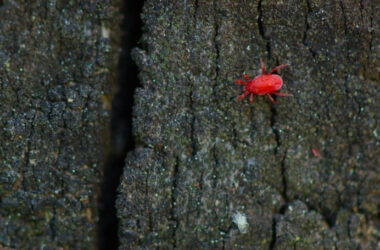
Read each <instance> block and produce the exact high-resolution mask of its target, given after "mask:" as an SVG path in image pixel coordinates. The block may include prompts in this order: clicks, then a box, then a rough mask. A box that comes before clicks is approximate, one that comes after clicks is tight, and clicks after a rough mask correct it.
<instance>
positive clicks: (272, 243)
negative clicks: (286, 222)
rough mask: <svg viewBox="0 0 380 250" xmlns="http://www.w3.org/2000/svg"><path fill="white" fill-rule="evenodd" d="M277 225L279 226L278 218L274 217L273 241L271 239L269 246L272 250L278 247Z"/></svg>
mask: <svg viewBox="0 0 380 250" xmlns="http://www.w3.org/2000/svg"><path fill="white" fill-rule="evenodd" d="M276 224H277V221H276V218H275V216H273V219H272V239H271V241H270V244H269V249H270V250H273V249H274V246H275V245H276V240H277V233H276Z"/></svg>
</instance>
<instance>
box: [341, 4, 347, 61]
mask: <svg viewBox="0 0 380 250" xmlns="http://www.w3.org/2000/svg"><path fill="white" fill-rule="evenodd" d="M339 6H340V8H341V9H342V16H343V26H344V42H345V43H346V60H347V61H348V59H349V53H348V51H349V44H348V27H347V16H346V11H345V10H344V5H343V2H342V1H340V2H339Z"/></svg>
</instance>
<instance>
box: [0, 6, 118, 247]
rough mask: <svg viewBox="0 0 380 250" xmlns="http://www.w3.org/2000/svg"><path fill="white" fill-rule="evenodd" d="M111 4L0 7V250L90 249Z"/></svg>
mask: <svg viewBox="0 0 380 250" xmlns="http://www.w3.org/2000/svg"><path fill="white" fill-rule="evenodd" d="M69 2H70V3H69ZM74 2H75V3H74ZM112 4H113V3H112ZM112 4H111V2H110V1H68V2H66V1H0V20H1V21H0V128H1V130H0V248H1V249H4V248H6V249H8V248H12V249H13V248H14V249H32V248H33V249H58V248H60V247H61V248H62V249H63V248H65V249H68V248H69V247H71V248H73V249H92V248H94V246H95V244H96V238H95V235H96V224H97V197H98V186H99V182H100V177H101V163H102V160H103V154H104V153H105V152H104V149H105V146H107V144H108V123H109V122H108V120H109V100H108V99H109V92H110V91H109V90H110V87H109V86H110V79H111V80H112V78H113V77H114V76H113V75H111V74H110V72H112V71H115V70H114V68H115V66H116V62H117V53H115V52H118V51H117V50H110V47H111V40H110V32H111V27H112V29H117V28H118V26H117V22H118V21H119V17H118V15H117V11H116V10H117V9H116V8H115V7H112Z"/></svg>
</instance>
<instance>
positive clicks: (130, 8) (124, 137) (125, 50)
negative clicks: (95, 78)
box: [98, 0, 144, 250]
mask: <svg viewBox="0 0 380 250" xmlns="http://www.w3.org/2000/svg"><path fill="white" fill-rule="evenodd" d="M143 3H144V1H132V0H124V3H123V8H122V12H123V15H124V19H123V22H122V26H121V31H122V39H121V47H122V52H121V54H120V58H119V65H118V72H119V76H118V85H117V91H116V94H115V96H114V99H113V102H112V109H111V147H110V152H109V155H108V158H107V160H106V163H105V166H104V176H103V183H102V186H101V196H100V200H99V227H98V239H99V242H98V244H99V245H98V248H99V249H100V250H102V249H117V248H118V246H119V239H118V219H117V215H116V212H117V211H116V208H115V201H116V197H117V188H118V186H119V183H120V177H121V175H122V172H123V167H124V159H125V157H126V155H127V152H128V151H130V150H133V148H134V146H135V144H134V140H133V137H132V106H133V93H134V90H135V88H136V86H137V85H138V78H137V75H138V69H137V67H136V65H135V63H134V62H133V60H132V58H131V54H130V52H131V49H132V48H133V47H135V46H136V45H137V43H138V39H139V38H140V34H141V26H142V23H141V20H140V17H139V15H140V13H141V11H142V5H143ZM115 35H117V34H115Z"/></svg>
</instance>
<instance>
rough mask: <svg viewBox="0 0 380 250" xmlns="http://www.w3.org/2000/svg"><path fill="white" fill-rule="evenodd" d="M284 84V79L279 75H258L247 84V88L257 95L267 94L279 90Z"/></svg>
mask: <svg viewBox="0 0 380 250" xmlns="http://www.w3.org/2000/svg"><path fill="white" fill-rule="evenodd" d="M281 86H282V79H281V77H280V76H279V75H260V76H256V77H255V78H254V79H253V80H252V81H251V82H249V83H248V85H247V90H248V91H249V92H251V93H254V94H257V95H265V94H267V93H271V92H274V91H277V90H279V89H280V88H281Z"/></svg>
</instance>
